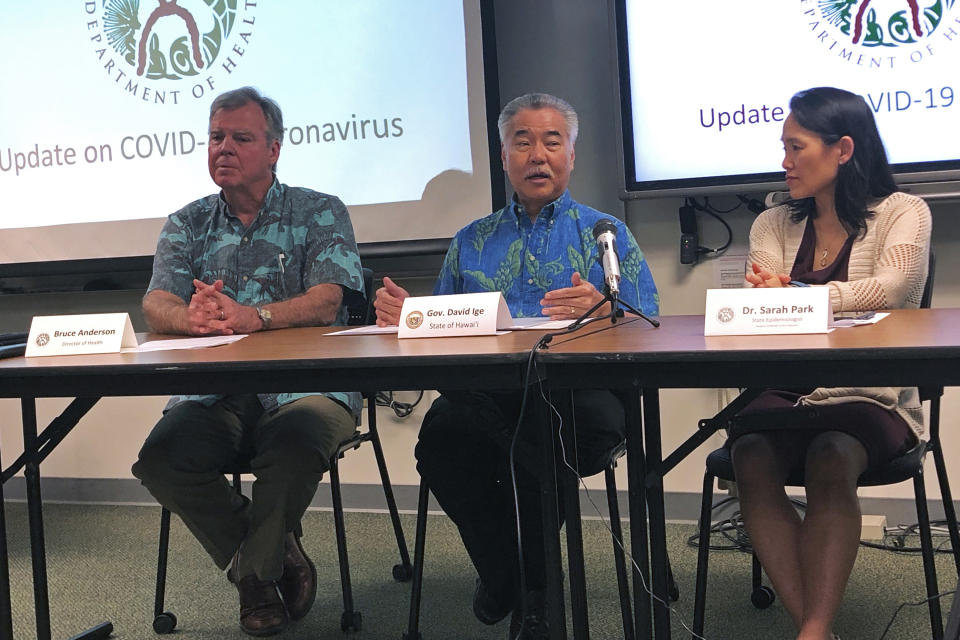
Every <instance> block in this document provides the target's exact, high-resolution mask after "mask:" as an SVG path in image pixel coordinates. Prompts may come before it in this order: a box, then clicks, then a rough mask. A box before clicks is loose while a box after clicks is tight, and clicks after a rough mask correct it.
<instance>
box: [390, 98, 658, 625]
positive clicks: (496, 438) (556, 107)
mask: <svg viewBox="0 0 960 640" xmlns="http://www.w3.org/2000/svg"><path fill="white" fill-rule="evenodd" d="M498 124H499V128H500V142H501V158H502V160H503V167H504V169H505V171H506V172H507V177H508V178H509V180H510V183H511V185H513V188H514V191H515V192H516V195H515V196H514V198H513V201H512V202H511V203H510V204H509V205H508V206H507V207H505V208H504V209H501V210H500V211H497V212H495V213H493V214H491V215H489V216H487V217H485V218H481V219H480V220H477V221H475V222H473V223H471V224H469V225H467V226H466V227H465V228H463V229H461V230H460V231H459V232H458V233H457V235H456V236H455V237H454V239H453V241H452V242H451V244H450V249H449V250H448V251H447V255H446V258H445V259H444V263H443V268H442V269H441V271H440V276H439V278H438V279H437V283H436V286H435V287H434V294H437V295H441V294H452V293H476V292H485V291H500V292H501V293H503V295H504V298H505V299H506V301H507V306H508V307H509V308H510V312H511V313H512V315H513V316H515V317H525V316H541V317H542V316H549V317H551V318H554V319H574V318H578V317H580V315H582V314H583V313H585V312H586V311H587V310H588V309H590V308H591V307H593V306H594V305H595V304H596V303H598V302H600V301H601V300H602V298H603V296H602V294H601V293H600V291H599V289H602V287H603V267H602V265H601V263H600V260H599V255H598V250H597V243H596V240H595V239H594V237H593V227H594V225H595V224H596V223H597V222H598V221H599V220H607V221H609V222H611V223H613V224H614V225H615V226H616V228H617V245H618V249H619V254H620V269H621V274H622V277H621V281H620V298H621V299H622V300H624V301H625V302H627V303H629V304H630V305H632V306H634V307H636V308H637V309H639V310H640V311H642V312H644V313H645V314H648V315H657V313H658V312H659V306H660V304H659V302H660V301H659V296H658V294H657V289H656V286H655V285H654V283H653V276H652V275H651V273H650V269H649V268H648V267H647V264H646V261H645V260H644V258H643V253H642V252H641V251H640V249H639V247H638V246H637V243H636V241H635V240H634V239H633V236H632V235H631V233H630V231H629V230H628V229H627V227H626V225H624V224H623V223H622V222H621V221H620V220H617V219H616V218H614V217H612V216H609V215H607V214H604V213H600V212H599V211H596V210H595V209H591V208H590V207H588V206H585V205H583V204H580V203H578V202H575V201H574V200H573V199H572V198H571V197H570V193H569V192H568V191H567V185H568V183H569V181H570V172H571V171H572V170H573V163H574V143H575V142H576V138H577V128H578V120H577V114H576V112H575V111H574V110H573V108H572V107H571V106H570V105H569V104H567V103H566V102H565V101H563V100H561V99H559V98H557V97H555V96H551V95H547V94H529V95H524V96H521V97H519V98H516V99H515V100H513V101H511V102H510V103H509V104H507V106H506V107H504V109H503V111H502V112H501V114H500V119H499V123H498ZM408 295H409V294H408V293H407V292H406V291H405V290H404V289H402V288H401V287H399V286H397V285H396V284H395V283H394V282H393V281H392V280H390V278H384V286H383V287H382V288H380V289H379V290H378V291H377V297H376V301H375V303H374V305H375V307H376V310H377V324H380V325H381V326H386V325H394V324H397V322H398V320H399V317H400V308H401V306H402V304H403V299H404V298H405V297H407V296H408ZM609 311H610V309H609V303H607V304H605V305H603V306H602V307H600V309H598V310H597V311H596V315H603V314H606V313H609ZM521 401H522V395H521V394H520V393H519V392H484V393H479V392H472V393H471V392H466V393H464V392H460V393H450V392H444V393H443V395H441V396H440V398H438V399H437V400H436V401H435V402H434V404H433V406H431V407H430V410H429V411H428V412H427V415H426V416H425V417H424V421H423V425H422V426H421V428H420V438H419V442H418V443H417V449H416V455H417V461H418V463H417V469H418V470H419V471H420V474H421V475H422V476H423V478H424V479H425V480H426V481H427V483H428V485H429V486H430V489H431V490H432V491H433V494H434V496H435V497H436V498H437V501H438V502H439V503H440V505H441V506H442V507H443V509H444V511H446V513H447V515H449V516H450V518H451V519H452V520H453V521H454V522H455V523H456V524H457V527H458V528H459V530H460V535H461V538H462V539H463V542H464V546H465V547H466V549H467V552H468V553H469V554H470V558H471V560H472V561H473V564H474V566H475V567H476V569H477V573H478V574H479V578H478V580H477V589H476V592H475V594H474V599H473V611H474V613H475V614H476V616H477V618H478V619H480V621H482V622H484V623H486V624H495V623H497V622H499V621H500V620H502V619H503V618H505V617H506V616H507V614H508V613H511V612H513V615H512V617H511V622H510V631H509V636H508V637H509V638H510V639H511V640H515V639H516V638H522V639H528V638H530V639H532V638H546V637H548V634H549V630H548V629H547V625H546V622H545V620H544V618H543V588H544V583H545V568H544V562H545V558H544V554H543V545H542V540H543V531H542V527H541V517H540V498H539V494H538V490H537V489H538V488H537V481H536V477H535V474H534V473H533V472H530V471H529V470H528V469H526V468H525V467H524V466H523V465H518V469H517V471H518V493H519V505H518V506H519V513H520V518H521V521H522V526H521V529H522V535H523V555H524V569H525V573H526V585H527V589H528V593H527V594H525V595H526V598H525V599H526V601H527V611H526V613H525V614H524V612H522V611H521V610H520V602H521V599H520V592H519V559H518V550H517V540H516V525H515V520H514V518H515V516H514V497H513V492H512V485H511V479H510V466H509V459H508V447H509V442H510V438H511V436H512V434H513V430H514V428H515V427H516V424H517V419H518V416H519V411H520V403H521ZM574 413H575V417H576V423H577V434H576V439H577V460H578V464H579V470H580V472H581V474H582V475H584V476H587V475H593V474H595V473H598V472H599V471H601V470H602V469H603V468H604V467H606V465H607V463H608V460H609V456H610V452H611V451H612V449H613V448H614V447H615V446H616V445H617V444H619V443H620V442H621V441H622V440H623V438H624V433H625V429H624V415H623V405H622V403H621V402H620V400H619V399H618V398H617V397H616V396H615V395H614V394H612V393H611V392H610V391H609V390H581V391H577V392H576V393H575V394H574ZM531 431H534V430H530V429H526V430H525V431H524V434H529V433H530V432H531Z"/></svg>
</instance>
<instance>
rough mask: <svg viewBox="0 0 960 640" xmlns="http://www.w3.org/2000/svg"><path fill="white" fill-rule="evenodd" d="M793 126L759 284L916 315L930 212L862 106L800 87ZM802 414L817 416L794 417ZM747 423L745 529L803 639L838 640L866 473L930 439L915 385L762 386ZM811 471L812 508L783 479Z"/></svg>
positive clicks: (760, 237)
mask: <svg viewBox="0 0 960 640" xmlns="http://www.w3.org/2000/svg"><path fill="white" fill-rule="evenodd" d="M790 109H791V113H790V115H789V116H788V117H787V119H786V120H785V121H784V125H783V136H782V140H783V146H784V159H783V168H784V169H785V170H786V182H787V187H788V188H789V190H790V196H791V198H792V199H791V201H790V202H788V203H786V204H784V205H782V206H779V207H776V208H774V209H770V210H768V211H765V212H764V213H762V214H760V216H759V217H758V218H757V220H756V221H755V222H754V224H753V227H752V229H751V231H750V262H751V268H750V269H749V270H748V272H747V274H746V280H747V285H748V286H753V287H782V286H789V284H790V282H791V281H795V282H796V281H799V282H802V283H805V284H809V285H811V286H825V287H828V288H829V290H830V300H831V303H832V306H833V311H834V312H835V313H839V312H847V311H857V312H859V311H868V310H875V309H896V308H903V307H917V306H919V303H920V296H921V293H922V291H923V287H924V283H925V281H926V275H927V274H926V271H927V259H928V253H929V246H930V210H929V209H928V207H927V206H926V204H925V203H924V202H923V201H922V200H920V199H919V198H916V197H914V196H910V195H907V194H905V193H902V192H899V191H898V190H897V187H896V184H895V183H894V180H893V177H892V175H891V172H890V167H889V165H888V164H887V156H886V151H885V150H884V147H883V142H882V141H881V140H880V135H879V133H878V131H877V126H876V123H875V122H874V118H873V114H872V112H871V111H870V108H869V107H868V106H867V104H866V103H865V102H864V100H863V98H861V97H860V96H858V95H855V94H852V93H850V92H847V91H843V90H840V89H834V88H829V87H820V88H815V89H810V90H807V91H802V92H800V93H798V94H796V95H795V96H794V97H793V98H792V99H791V101H790ZM801 406H803V407H806V408H809V407H810V406H817V407H818V410H817V412H816V414H817V417H816V418H814V419H812V420H810V419H807V420H801V419H799V418H796V415H797V414H799V413H800V412H799V411H798V408H800V407H801ZM741 415H751V416H752V417H751V419H750V420H749V421H746V420H745V421H744V423H745V424H747V423H749V424H753V425H755V426H759V427H760V428H759V429H757V428H754V429H749V428H748V429H743V430H734V432H733V433H731V437H730V441H729V442H728V444H729V446H730V447H731V453H732V457H733V464H734V470H735V472H736V477H737V485H738V490H739V494H740V502H741V510H742V513H743V517H744V523H745V525H746V528H747V531H748V533H749V534H750V539H751V541H752V543H753V546H754V549H755V550H756V553H757V555H758V557H759V558H760V561H761V563H762V564H763V567H764V569H765V570H766V572H767V575H769V577H770V580H771V581H772V582H773V586H774V589H775V590H776V592H777V593H778V594H779V596H780V599H781V601H782V602H783V604H784V607H785V608H786V609H787V611H788V612H789V613H790V615H791V617H792V618H793V621H794V623H795V624H796V627H797V630H798V634H797V638H798V640H800V639H802V640H814V639H815V640H830V639H831V638H836V636H835V635H834V633H833V620H834V617H835V615H836V612H837V609H838V607H839V605H840V601H841V599H842V598H843V591H844V588H845V587H846V584H847V579H848V578H849V576H850V572H851V570H852V569H853V563H854V560H855V559H856V555H857V549H858V546H859V539H860V506H859V502H858V500H857V478H858V477H859V476H860V474H861V473H863V471H865V470H866V469H868V468H870V467H871V466H874V465H879V464H883V463H884V462H886V461H887V460H889V459H891V458H893V457H895V456H897V455H899V454H901V453H903V452H905V451H906V450H908V449H909V448H910V447H912V446H914V445H915V444H916V442H917V438H918V437H919V435H920V434H921V432H922V428H923V427H922V415H921V413H920V406H919V401H918V399H917V395H916V390H915V389H894V388H889V387H888V388H842V389H840V388H830V389H791V390H778V391H767V392H764V393H763V394H762V395H761V396H760V397H759V398H757V400H755V401H754V403H752V404H751V405H750V406H749V407H748V408H747V409H745V410H744V411H743V412H742V414H741ZM797 471H802V472H803V474H804V482H805V486H806V492H807V510H806V515H805V517H804V518H803V519H801V518H800V516H799V515H798V514H797V512H796V510H795V509H794V508H793V507H792V506H791V504H790V502H789V500H788V498H787V495H786V492H785V491H784V482H785V480H786V478H787V477H788V476H789V475H790V474H791V473H795V472H797Z"/></svg>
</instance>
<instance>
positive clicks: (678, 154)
mask: <svg viewBox="0 0 960 640" xmlns="http://www.w3.org/2000/svg"><path fill="white" fill-rule="evenodd" d="M866 2H869V4H868V5H867V6H866V7H865V11H863V12H862V15H861V16H860V20H859V22H860V24H861V32H860V36H859V40H858V42H857V43H856V44H854V43H853V39H854V35H855V33H854V32H855V31H856V28H855V27H856V23H857V14H858V13H859V11H858V9H859V8H860V7H861V6H862V5H864V4H865V3H866ZM908 4H909V3H907V2H905V1H903V0H872V1H870V0H859V1H855V2H853V3H852V6H851V3H850V2H844V1H843V0H838V1H837V2H833V3H831V2H826V1H824V0H799V1H796V0H794V1H793V2H771V1H770V0H742V1H741V2H738V3H735V6H734V5H731V4H729V3H722V2H713V1H712V0H689V1H688V2H685V3H683V6H682V8H681V7H680V6H679V5H676V4H674V3H668V2H653V1H652V0H615V3H614V6H613V9H612V10H613V11H614V12H615V14H616V15H615V16H614V17H615V21H616V25H617V38H616V49H617V51H616V57H617V61H618V68H619V76H620V83H619V89H620V111H621V123H622V134H623V135H622V138H621V144H622V154H621V160H622V165H623V170H624V174H623V175H624V193H623V196H624V197H626V198H630V197H653V196H664V195H694V194H697V193H711V192H713V193H716V192H741V193H744V192H756V191H761V190H765V189H769V190H778V189H783V188H784V183H783V172H782V169H781V168H780V161H781V159H782V146H781V144H780V134H781V128H782V126H783V119H784V118H785V117H786V115H787V114H789V101H790V97H791V96H792V95H793V94H794V93H796V92H797V91H800V90H802V89H807V88H810V87H815V86H837V87H841V88H844V89H848V90H850V91H854V92H856V93H859V94H860V95H863V96H864V98H865V99H867V100H868V103H869V104H873V106H874V110H875V115H876V118H877V123H878V126H879V128H880V132H881V135H882V136H883V138H884V142H885V144H886V147H887V152H888V155H889V159H890V162H891V164H892V167H893V170H894V173H895V174H896V177H897V180H898V181H899V182H901V183H912V182H932V181H955V180H958V179H960V83H958V82H955V81H954V80H955V78H956V69H957V67H958V66H960V38H958V37H957V35H956V34H957V32H958V31H960V0H919V7H920V11H919V14H918V19H919V26H920V32H921V35H920V36H918V35H917V34H916V32H915V30H914V25H913V21H912V16H911V15H910V13H911V12H910V9H909V6H908ZM831 7H832V10H831ZM937 11H939V14H938V13H937ZM907 97H909V103H907V102H906V100H907ZM897 100H900V103H899V106H898V103H897ZM904 105H908V106H906V107H905V106H904ZM721 122H725V123H726V125H725V126H724V127H723V128H722V129H721V127H720V124H721ZM707 125H710V126H707Z"/></svg>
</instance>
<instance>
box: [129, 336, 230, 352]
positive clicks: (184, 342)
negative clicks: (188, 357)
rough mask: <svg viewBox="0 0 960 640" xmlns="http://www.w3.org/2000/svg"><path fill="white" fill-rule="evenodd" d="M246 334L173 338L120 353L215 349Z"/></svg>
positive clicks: (153, 341) (146, 343) (147, 343)
mask: <svg viewBox="0 0 960 640" xmlns="http://www.w3.org/2000/svg"><path fill="white" fill-rule="evenodd" d="M246 337H247V334H245V333H244V334H240V335H232V336H207V337H204V338H175V339H172V340H151V341H150V342H144V343H143V344H141V345H140V346H139V347H136V348H131V349H123V350H121V353H132V352H134V351H172V350H173V349H205V348H207V347H216V346H219V345H221V344H230V343H232V342H236V341H237V340H240V339H242V338H246Z"/></svg>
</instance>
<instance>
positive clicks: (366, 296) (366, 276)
mask: <svg viewBox="0 0 960 640" xmlns="http://www.w3.org/2000/svg"><path fill="white" fill-rule="evenodd" d="M343 304H344V306H346V307H347V314H348V318H347V324H349V325H353V326H359V325H366V324H370V319H371V318H372V309H373V269H367V268H366V267H364V268H363V291H362V292H361V291H353V290H351V289H344V291H343Z"/></svg>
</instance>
